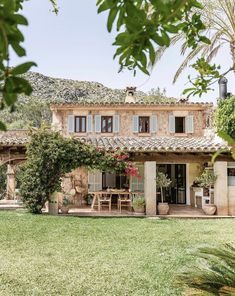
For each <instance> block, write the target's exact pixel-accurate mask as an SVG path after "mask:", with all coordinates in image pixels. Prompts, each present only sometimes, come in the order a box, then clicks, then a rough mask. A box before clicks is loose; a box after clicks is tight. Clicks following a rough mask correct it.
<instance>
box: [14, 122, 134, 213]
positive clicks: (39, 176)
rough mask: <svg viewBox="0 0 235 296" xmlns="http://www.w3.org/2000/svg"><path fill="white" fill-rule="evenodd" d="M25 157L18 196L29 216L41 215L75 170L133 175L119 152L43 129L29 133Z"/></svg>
mask: <svg viewBox="0 0 235 296" xmlns="http://www.w3.org/2000/svg"><path fill="white" fill-rule="evenodd" d="M26 155H27V161H26V162H25V163H24V164H23V165H22V167H21V173H20V176H19V179H20V183H21V186H20V193H21V195H22V197H23V201H24V203H25V205H26V206H27V207H28V208H29V210H30V212H32V213H41V210H42V207H43V206H44V204H45V202H46V201H48V200H49V198H50V195H51V194H52V193H53V192H55V191H61V179H62V177H63V176H64V175H65V174H66V173H69V172H71V171H72V170H74V169H76V168H78V167H81V166H86V167H88V168H94V169H98V170H101V171H111V172H116V173H119V174H120V173H125V172H129V171H130V173H132V171H133V164H132V162H130V161H129V160H128V157H129V156H128V155H127V154H126V153H125V154H123V155H122V152H119V151H116V152H106V151H104V150H101V149H96V148H95V147H94V146H90V145H87V144H85V143H83V142H81V141H80V140H78V139H75V138H64V137H63V136H62V135H61V134H60V133H58V132H52V131H51V130H47V129H45V128H42V129H39V130H38V131H36V132H32V134H31V141H30V142H29V144H28V145H27V154H26ZM129 167H131V168H132V170H130V169H129ZM136 173H138V170H137V171H136Z"/></svg>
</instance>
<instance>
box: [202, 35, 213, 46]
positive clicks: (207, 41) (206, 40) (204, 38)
mask: <svg viewBox="0 0 235 296" xmlns="http://www.w3.org/2000/svg"><path fill="white" fill-rule="evenodd" d="M200 40H201V41H202V42H204V43H206V44H211V41H210V39H208V38H207V37H206V36H200Z"/></svg>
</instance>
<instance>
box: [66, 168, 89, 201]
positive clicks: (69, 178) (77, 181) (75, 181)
mask: <svg viewBox="0 0 235 296" xmlns="http://www.w3.org/2000/svg"><path fill="white" fill-rule="evenodd" d="M72 189H75V191H76V194H75V195H74V196H71V197H70V199H71V201H72V202H73V203H74V204H77V205H82V204H84V197H85V195H86V194H87V193H88V172H87V169H86V168H84V167H82V168H77V169H76V170H74V171H72V172H71V173H68V174H66V175H65V177H64V178H63V179H62V190H63V192H64V193H65V194H69V193H70V192H71V190H72Z"/></svg>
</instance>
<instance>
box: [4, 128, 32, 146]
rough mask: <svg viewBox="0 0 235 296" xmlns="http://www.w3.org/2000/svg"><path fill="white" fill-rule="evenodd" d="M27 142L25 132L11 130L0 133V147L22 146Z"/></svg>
mask: <svg viewBox="0 0 235 296" xmlns="http://www.w3.org/2000/svg"><path fill="white" fill-rule="evenodd" d="M27 142H28V136H27V131H26V130H12V131H7V132H0V145H1V146H9V145H11V146H24V145H25V144H26V143H27Z"/></svg>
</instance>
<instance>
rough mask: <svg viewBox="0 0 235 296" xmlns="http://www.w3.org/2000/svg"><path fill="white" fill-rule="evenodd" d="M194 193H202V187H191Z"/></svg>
mask: <svg viewBox="0 0 235 296" xmlns="http://www.w3.org/2000/svg"><path fill="white" fill-rule="evenodd" d="M192 189H193V191H194V192H200V191H202V187H192Z"/></svg>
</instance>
